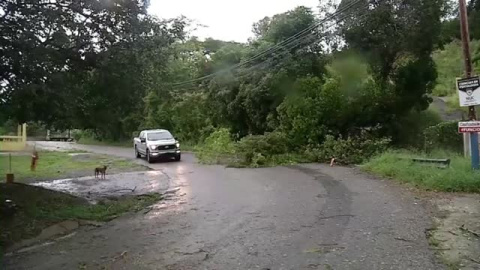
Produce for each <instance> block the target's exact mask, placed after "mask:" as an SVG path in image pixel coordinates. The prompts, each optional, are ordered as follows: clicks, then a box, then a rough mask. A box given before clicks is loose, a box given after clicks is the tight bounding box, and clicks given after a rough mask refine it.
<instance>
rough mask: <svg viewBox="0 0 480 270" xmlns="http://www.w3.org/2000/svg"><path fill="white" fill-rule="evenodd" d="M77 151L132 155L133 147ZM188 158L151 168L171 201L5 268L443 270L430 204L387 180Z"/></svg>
mask: <svg viewBox="0 0 480 270" xmlns="http://www.w3.org/2000/svg"><path fill="white" fill-rule="evenodd" d="M55 147H61V148H66V147H72V145H71V144H66V143H58V144H56V145H55ZM73 147H78V148H81V149H84V150H88V151H93V152H97V153H105V154H109V155H115V156H122V157H131V158H133V151H132V150H131V149H124V148H116V147H99V146H75V145H73ZM182 158H183V159H182V161H181V162H164V163H157V164H153V165H149V166H151V167H152V168H153V169H156V170H159V171H161V172H163V173H164V174H166V175H167V176H168V178H169V181H170V185H171V187H179V188H180V190H179V191H178V192H177V193H176V195H175V196H174V197H172V198H170V200H168V201H166V202H164V203H161V204H159V205H157V206H156V207H155V208H154V209H153V210H151V211H149V212H143V213H137V214H131V215H127V216H124V217H121V218H118V219H116V220H114V221H112V222H110V223H108V224H106V225H104V226H102V227H100V228H89V227H85V228H82V229H81V230H79V231H77V232H76V234H75V235H73V236H71V237H68V238H65V239H63V240H61V241H58V242H55V243H53V244H50V245H46V246H44V247H41V248H37V249H33V250H30V251H26V252H23V253H20V254H14V255H11V256H8V257H7V258H6V264H7V265H6V267H5V268H6V269H228V270H230V269H264V270H265V269H272V270H274V269H275V270H276V269H369V270H370V269H442V268H443V266H441V265H440V264H438V261H437V259H436V257H435V255H434V252H433V251H432V250H431V249H429V246H428V241H427V239H426V236H425V231H426V230H427V229H428V228H430V227H431V226H432V224H431V220H430V217H429V216H430V212H429V210H428V207H427V205H426V203H424V202H423V201H422V200H421V199H419V198H416V197H415V196H414V195H413V194H411V193H409V192H408V191H407V190H405V189H404V188H402V187H399V186H397V185H394V184H392V183H390V182H388V181H382V180H378V179H374V178H372V177H369V176H368V175H366V174H363V173H360V172H359V171H358V170H357V169H353V168H344V167H333V168H330V167H328V166H325V165H319V164H310V165H298V166H291V167H276V168H262V169H233V168H224V167H222V166H205V165H200V164H197V163H196V162H195V158H194V157H193V156H192V155H190V154H184V155H183V157H182ZM139 162H145V161H139ZM145 163H146V162H145Z"/></svg>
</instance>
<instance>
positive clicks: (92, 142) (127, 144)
mask: <svg viewBox="0 0 480 270" xmlns="http://www.w3.org/2000/svg"><path fill="white" fill-rule="evenodd" d="M77 143H78V144H85V145H102V146H117V147H132V145H133V140H125V141H110V140H102V141H100V140H97V139H94V138H92V137H88V136H84V137H82V138H80V140H78V141H77Z"/></svg>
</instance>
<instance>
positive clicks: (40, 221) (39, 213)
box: [0, 184, 161, 247]
mask: <svg viewBox="0 0 480 270" xmlns="http://www.w3.org/2000/svg"><path fill="white" fill-rule="evenodd" d="M6 199H10V200H12V201H13V202H14V203H15V204H16V205H17V206H18V207H17V212H16V213H15V214H14V215H10V216H9V215H7V213H6V212H5V211H2V212H1V213H0V224H1V228H2V230H1V231H0V245H1V246H3V247H5V246H9V245H11V244H12V243H15V242H17V241H19V240H21V239H27V238H32V237H34V236H36V235H38V234H39V233H40V232H41V230H42V229H44V228H46V227H48V226H50V225H53V224H55V223H58V222H61V221H64V220H92V221H108V220H111V219H113V218H115V217H117V216H119V215H121V214H123V213H125V212H130V211H138V210H141V209H143V208H145V207H146V206H148V205H151V204H154V203H155V202H157V201H159V200H160V199H161V195H160V194H151V195H143V196H129V197H122V198H119V199H118V200H116V201H108V202H106V203H102V204H96V205H91V204H89V203H88V202H87V201H85V200H84V199H81V198H78V197H74V196H71V195H68V194H65V193H61V192H56V191H51V190H47V189H43V188H40V187H35V186H29V185H24V184H0V202H2V203H3V202H4V201H5V200H6Z"/></svg>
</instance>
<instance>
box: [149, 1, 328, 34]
mask: <svg viewBox="0 0 480 270" xmlns="http://www.w3.org/2000/svg"><path fill="white" fill-rule="evenodd" d="M318 4H319V0H150V13H151V14H154V15H157V16H158V17H160V18H174V17H178V16H180V15H184V16H186V17H188V18H189V19H193V20H195V21H196V23H199V24H203V25H206V27H204V28H199V29H198V30H197V31H195V32H194V33H193V35H195V36H198V37H200V38H206V37H213V38H215V39H221V40H226V41H231V40H233V41H238V42H246V41H247V39H248V38H249V37H252V36H253V34H252V24H253V23H254V22H257V21H258V20H260V19H262V18H264V17H265V16H272V15H275V14H278V13H282V12H285V11H288V10H291V9H293V8H295V7H297V6H307V7H311V8H313V11H314V12H315V13H317V10H318V9H317V6H318Z"/></svg>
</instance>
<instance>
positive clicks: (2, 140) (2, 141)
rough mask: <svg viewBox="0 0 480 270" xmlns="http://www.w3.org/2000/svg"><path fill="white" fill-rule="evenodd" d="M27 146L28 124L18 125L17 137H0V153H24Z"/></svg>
mask: <svg viewBox="0 0 480 270" xmlns="http://www.w3.org/2000/svg"><path fill="white" fill-rule="evenodd" d="M26 146H27V124H23V125H18V127H17V135H16V136H0V152H9V151H22V150H24V149H25V147H26Z"/></svg>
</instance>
